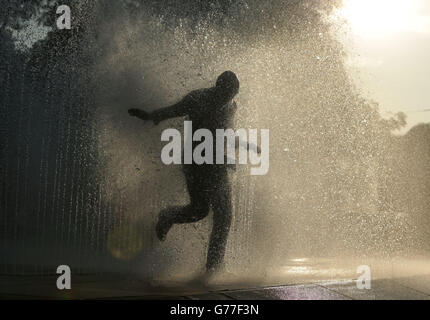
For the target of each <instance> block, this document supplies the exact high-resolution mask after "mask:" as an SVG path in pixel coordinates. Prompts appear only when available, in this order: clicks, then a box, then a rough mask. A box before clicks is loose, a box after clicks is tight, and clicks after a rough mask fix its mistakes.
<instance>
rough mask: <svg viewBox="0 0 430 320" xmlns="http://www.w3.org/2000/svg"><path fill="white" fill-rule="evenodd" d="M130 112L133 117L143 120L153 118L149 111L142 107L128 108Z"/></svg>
mask: <svg viewBox="0 0 430 320" xmlns="http://www.w3.org/2000/svg"><path fill="white" fill-rule="evenodd" d="M128 114H129V115H130V116H132V117H137V118H139V119H142V120H151V117H150V115H149V113H148V112H146V111H143V110H140V109H136V108H131V109H128Z"/></svg>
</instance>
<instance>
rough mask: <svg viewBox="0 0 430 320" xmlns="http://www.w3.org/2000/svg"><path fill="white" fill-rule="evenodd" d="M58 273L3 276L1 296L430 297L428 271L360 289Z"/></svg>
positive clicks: (336, 283)
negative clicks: (64, 280)
mask: <svg viewBox="0 0 430 320" xmlns="http://www.w3.org/2000/svg"><path fill="white" fill-rule="evenodd" d="M56 280H57V276H56V275H52V276H43V277H42V276H37V275H35V276H10V275H4V276H0V299H4V300H9V299H12V300H13V299H130V300H136V299H144V300H147V299H178V300H179V299H180V300H184V299H186V300H190V299H191V300H267V299H270V300H350V299H358V300H375V299H377V300H391V299H396V300H397V299H400V300H410V299H413V300H430V274H428V275H419V276H410V277H403V278H396V279H377V280H373V281H372V282H371V289H358V288H357V285H356V281H355V280H354V279H350V280H330V281H319V282H315V283H307V284H289V285H277V286H260V287H258V286H257V287H247V288H240V286H239V285H236V287H238V288H240V289H238V288H232V287H228V286H224V287H222V286H218V287H212V288H208V287H206V288H205V287H196V286H180V285H170V286H169V285H164V286H154V285H153V284H152V285H150V284H148V283H147V282H144V281H141V280H136V279H124V278H119V277H114V276H109V277H108V276H94V275H80V276H75V277H74V278H73V279H72V288H71V289H70V290H58V289H57V287H56Z"/></svg>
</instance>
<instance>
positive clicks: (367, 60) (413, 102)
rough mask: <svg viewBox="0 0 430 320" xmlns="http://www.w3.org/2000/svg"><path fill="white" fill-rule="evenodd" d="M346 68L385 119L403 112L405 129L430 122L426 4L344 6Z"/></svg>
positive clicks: (390, 1)
mask: <svg viewBox="0 0 430 320" xmlns="http://www.w3.org/2000/svg"><path fill="white" fill-rule="evenodd" d="M336 14H339V15H340V16H341V17H344V18H346V19H347V21H348V29H347V30H348V32H347V33H346V36H345V34H344V36H345V37H344V38H343V39H344V41H345V43H346V45H347V48H348V50H347V51H348V59H347V64H348V66H349V68H350V70H351V74H352V75H353V78H354V80H355V81H356V84H357V86H358V87H359V88H360V90H362V92H363V94H364V95H365V96H366V97H369V98H371V99H373V100H375V101H377V102H379V104H380V110H381V113H382V114H383V115H385V116H387V115H389V114H391V113H396V112H398V111H403V112H404V113H406V115H407V117H408V118H407V122H408V126H407V128H410V127H411V126H413V125H415V124H417V123H420V122H427V123H428V122H430V81H429V77H430V1H428V0H344V7H343V8H342V9H340V10H339V11H338V12H337V13H336Z"/></svg>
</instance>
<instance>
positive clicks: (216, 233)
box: [161, 164, 232, 270]
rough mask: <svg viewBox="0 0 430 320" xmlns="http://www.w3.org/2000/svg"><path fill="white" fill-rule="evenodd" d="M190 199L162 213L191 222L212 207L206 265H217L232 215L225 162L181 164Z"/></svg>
mask: <svg viewBox="0 0 430 320" xmlns="http://www.w3.org/2000/svg"><path fill="white" fill-rule="evenodd" d="M183 171H184V174H185V179H186V183H187V189H188V193H189V195H190V203H189V204H188V205H187V206H183V207H169V208H167V209H165V210H163V211H162V213H161V214H162V215H163V216H164V217H165V218H166V219H168V220H169V222H170V223H172V224H174V223H192V222H197V221H199V220H201V219H203V218H205V217H206V216H207V215H208V214H209V210H210V208H212V211H213V226H212V232H211V235H210V240H209V248H208V254H207V262H206V269H207V270H214V269H217V268H218V267H219V266H220V264H221V263H222V261H223V258H224V253H225V247H226V244H227V237H228V233H229V230H230V225H231V219H232V212H231V211H232V210H231V209H232V208H231V189H230V184H229V181H228V174H227V166H225V165H196V164H191V165H184V166H183Z"/></svg>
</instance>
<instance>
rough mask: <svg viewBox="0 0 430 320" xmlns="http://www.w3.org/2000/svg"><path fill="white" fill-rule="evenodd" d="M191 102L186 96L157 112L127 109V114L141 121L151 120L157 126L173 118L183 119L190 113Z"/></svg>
mask: <svg viewBox="0 0 430 320" xmlns="http://www.w3.org/2000/svg"><path fill="white" fill-rule="evenodd" d="M192 102H193V100H192V98H191V97H189V96H186V97H185V98H183V99H182V100H181V101H179V102H178V103H175V104H174V105H171V106H169V107H165V108H162V109H159V110H155V111H153V112H146V111H144V110H141V109H135V108H133V109H129V110H128V113H129V114H130V116H132V117H137V118H139V119H142V120H152V121H154V123H155V124H158V123H159V122H160V121H163V120H166V119H170V118H175V117H183V116H186V115H187V114H189V113H190V111H191V108H192V106H193V103H192Z"/></svg>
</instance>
